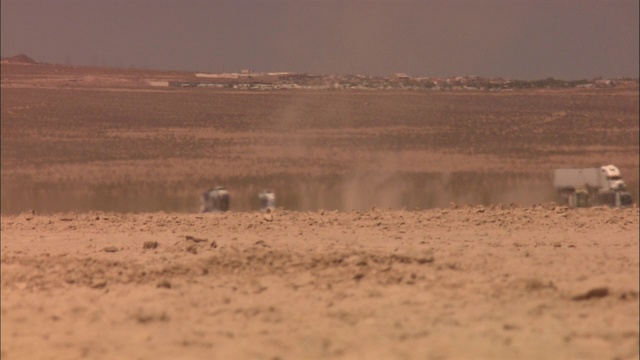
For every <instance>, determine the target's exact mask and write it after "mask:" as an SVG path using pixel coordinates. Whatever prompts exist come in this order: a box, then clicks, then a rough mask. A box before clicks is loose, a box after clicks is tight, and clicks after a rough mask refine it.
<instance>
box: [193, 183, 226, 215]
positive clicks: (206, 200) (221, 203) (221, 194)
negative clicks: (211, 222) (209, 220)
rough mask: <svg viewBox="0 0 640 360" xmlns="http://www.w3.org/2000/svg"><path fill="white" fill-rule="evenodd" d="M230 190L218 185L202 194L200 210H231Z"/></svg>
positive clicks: (206, 211)
mask: <svg viewBox="0 0 640 360" xmlns="http://www.w3.org/2000/svg"><path fill="white" fill-rule="evenodd" d="M229 200H230V199H229V192H228V191H227V189H225V187H224V186H216V187H214V188H213V189H210V190H209V191H205V192H204V193H203V194H202V195H201V196H200V202H201V205H200V212H203V213H208V212H225V211H228V210H229Z"/></svg>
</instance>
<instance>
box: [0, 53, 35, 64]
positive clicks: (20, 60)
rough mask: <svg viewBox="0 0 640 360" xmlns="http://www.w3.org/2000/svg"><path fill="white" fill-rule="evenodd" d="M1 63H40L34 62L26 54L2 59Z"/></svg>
mask: <svg viewBox="0 0 640 360" xmlns="http://www.w3.org/2000/svg"><path fill="white" fill-rule="evenodd" d="M1 61H2V63H3V64H22V65H35V64H37V63H38V62H37V61H35V60H33V59H32V58H30V57H28V56H27V55H25V54H20V55H16V56H11V57H5V58H2V60H1Z"/></svg>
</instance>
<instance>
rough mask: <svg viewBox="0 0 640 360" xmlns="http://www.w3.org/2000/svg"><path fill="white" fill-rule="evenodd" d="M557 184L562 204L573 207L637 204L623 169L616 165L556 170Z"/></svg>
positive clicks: (555, 182)
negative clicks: (621, 170)
mask: <svg viewBox="0 0 640 360" xmlns="http://www.w3.org/2000/svg"><path fill="white" fill-rule="evenodd" d="M553 185H554V187H555V189H556V191H557V192H558V195H559V197H560V201H561V203H564V204H565V205H569V206H571V207H588V206H596V205H608V206H613V207H628V206H631V205H632V204H633V199H632V198H631V194H629V192H627V191H626V186H625V184H624V180H622V175H621V174H620V170H619V169H618V168H617V167H616V166H615V165H605V166H600V167H592V168H582V169H556V170H555V172H554V177H553Z"/></svg>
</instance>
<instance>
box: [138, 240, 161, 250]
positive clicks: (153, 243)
mask: <svg viewBox="0 0 640 360" xmlns="http://www.w3.org/2000/svg"><path fill="white" fill-rule="evenodd" d="M142 248H143V249H145V250H149V249H157V248H158V242H157V241H145V243H144V245H142Z"/></svg>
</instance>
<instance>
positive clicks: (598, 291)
mask: <svg viewBox="0 0 640 360" xmlns="http://www.w3.org/2000/svg"><path fill="white" fill-rule="evenodd" d="M608 295H609V288H607V287H599V288H593V289H591V290H589V291H587V292H586V293H584V294H579V295H576V296H574V297H572V298H571V299H572V300H575V301H581V300H589V299H593V298H601V297H605V296H608Z"/></svg>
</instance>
